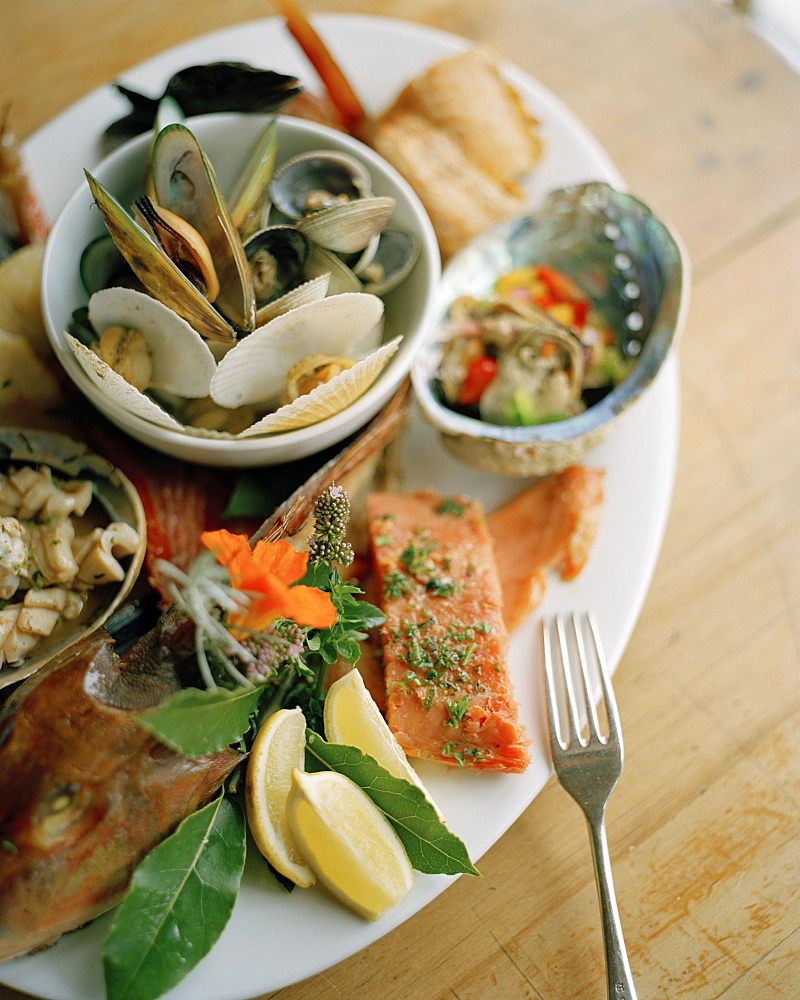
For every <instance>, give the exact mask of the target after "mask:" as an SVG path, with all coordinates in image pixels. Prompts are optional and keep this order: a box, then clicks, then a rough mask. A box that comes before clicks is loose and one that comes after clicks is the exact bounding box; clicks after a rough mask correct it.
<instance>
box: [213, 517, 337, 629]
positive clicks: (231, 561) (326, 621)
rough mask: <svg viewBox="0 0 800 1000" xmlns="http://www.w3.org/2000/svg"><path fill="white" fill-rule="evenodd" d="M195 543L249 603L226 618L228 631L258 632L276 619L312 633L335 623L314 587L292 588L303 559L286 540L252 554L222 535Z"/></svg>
mask: <svg viewBox="0 0 800 1000" xmlns="http://www.w3.org/2000/svg"><path fill="white" fill-rule="evenodd" d="M200 541H201V542H202V543H203V545H205V547H206V548H207V549H210V551H211V552H212V553H213V554H214V558H215V559H216V560H217V562H218V563H220V564H221V565H222V566H225V567H227V570H228V572H229V573H230V577H231V586H232V587H234V588H235V589H236V590H240V591H242V592H243V593H245V594H247V595H248V596H249V597H250V604H249V606H248V608H247V609H246V610H245V611H243V612H240V613H233V614H230V615H229V616H228V624H229V625H230V626H231V627H232V628H241V629H247V630H249V631H252V632H263V631H264V629H266V628H268V627H269V626H270V625H271V624H272V623H273V622H274V621H275V620H276V619H277V618H291V619H292V621H295V622H297V624H298V625H310V626H311V627H312V628H328V627H329V626H331V625H333V623H334V622H335V621H336V608H335V607H334V605H333V602H332V601H331V598H330V595H329V594H326V593H325V592H324V591H322V590H317V588H316V587H304V586H302V585H301V586H292V584H293V583H294V582H295V581H296V580H300V579H301V578H302V577H303V574H304V573H305V571H306V565H307V563H308V553H307V552H297V551H296V550H295V549H294V548H293V547H292V545H291V544H290V543H289V542H287V541H286V540H285V539H281V540H280V541H277V542H265V541H263V540H262V541H260V542H257V543H256V546H255V548H254V549H251V548H250V545H249V543H248V541H247V538H246V536H245V535H234V534H232V533H231V532H230V531H225V529H222V530H220V531H204V532H203V534H202V535H201V536H200Z"/></svg>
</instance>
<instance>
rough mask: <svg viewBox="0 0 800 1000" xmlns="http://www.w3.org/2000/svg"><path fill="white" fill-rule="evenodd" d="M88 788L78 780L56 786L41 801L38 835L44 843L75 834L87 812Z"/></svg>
mask: <svg viewBox="0 0 800 1000" xmlns="http://www.w3.org/2000/svg"><path fill="white" fill-rule="evenodd" d="M87 792H88V789H86V788H85V787H84V786H83V785H82V784H81V783H80V782H78V781H70V782H65V783H64V784H62V785H58V786H56V787H55V788H54V789H53V790H52V791H51V792H50V794H49V795H48V796H47V797H46V798H45V799H44V800H43V801H42V802H41V805H40V807H39V816H38V822H37V831H38V834H37V835H38V837H39V838H40V839H41V841H42V842H43V843H53V842H56V841H58V840H60V839H61V838H63V837H65V836H73V835H74V834H75V830H76V829H77V827H76V824H78V826H80V823H81V821H82V819H83V818H84V817H85V814H86V806H87V804H88V799H87Z"/></svg>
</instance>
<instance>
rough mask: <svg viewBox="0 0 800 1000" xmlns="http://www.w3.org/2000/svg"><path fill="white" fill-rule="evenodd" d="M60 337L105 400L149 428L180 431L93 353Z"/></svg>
mask: <svg viewBox="0 0 800 1000" xmlns="http://www.w3.org/2000/svg"><path fill="white" fill-rule="evenodd" d="M64 336H65V339H66V341H67V343H68V344H69V347H70V349H71V350H72V353H73V354H74V355H75V359H76V360H77V362H78V364H79V365H80V366H81V368H82V369H83V371H84V372H85V373H86V375H87V377H88V378H89V379H91V381H92V383H93V384H94V385H95V386H96V388H97V389H99V391H100V392H102V393H103V394H104V395H105V396H108V398H109V399H113V400H114V402H115V403H116V404H117V406H121V407H122V408H123V409H124V410H127V411H128V412H129V413H133V414H135V415H136V416H137V417H141V418H142V420H149V421H150V423H152V424H158V425H159V426H161V427H167V428H169V429H170V430H173V431H179V430H182V429H183V425H182V424H179V423H178V421H177V420H176V419H175V418H174V417H172V416H170V415H169V413H167V411H166V410H163V409H162V408H161V407H160V406H159V405H158V404H157V403H154V402H153V400H152V399H150V397H149V396H145V395H144V393H142V392H139V390H138V389H134V387H133V386H132V385H131V384H130V383H129V382H126V381H125V379H124V378H123V377H122V376H121V375H117V373H116V372H115V371H114V369H113V368H111V367H110V366H109V365H107V364H106V363H105V361H101V360H100V358H98V356H97V355H96V354H95V353H94V351H93V350H91V349H90V348H88V347H87V346H86V345H85V344H82V343H81V342H80V341H79V340H77V339H76V338H75V337H72V336H70V335H69V334H68V333H66V334H64Z"/></svg>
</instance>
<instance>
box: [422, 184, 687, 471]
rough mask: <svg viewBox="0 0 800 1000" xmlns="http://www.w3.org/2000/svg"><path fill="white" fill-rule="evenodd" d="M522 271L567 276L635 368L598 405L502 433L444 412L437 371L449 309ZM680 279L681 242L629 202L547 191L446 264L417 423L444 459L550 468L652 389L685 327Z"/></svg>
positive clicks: (613, 193)
mask: <svg viewBox="0 0 800 1000" xmlns="http://www.w3.org/2000/svg"><path fill="white" fill-rule="evenodd" d="M527 264H547V265H550V266H552V267H554V268H557V269H558V270H559V271H562V272H563V273H565V274H567V275H568V276H569V277H571V278H572V279H573V280H574V281H575V282H576V283H577V284H578V285H579V286H580V287H581V288H582V289H583V291H584V292H585V293H586V294H587V295H588V296H589V297H590V298H591V299H592V301H593V304H594V306H595V307H596V308H597V309H598V311H599V312H601V313H602V315H603V316H604V318H605V319H606V321H607V322H608V323H609V325H610V326H611V327H612V329H613V330H614V332H615V335H616V338H617V341H618V344H619V346H620V348H621V349H622V351H623V353H624V354H625V355H627V356H628V357H635V359H636V360H635V364H634V365H633V367H632V369H631V371H630V373H629V374H628V375H627V377H626V378H625V379H624V380H623V381H621V382H620V383H619V384H617V385H616V386H615V387H614V388H613V389H612V390H611V391H610V392H609V393H608V394H607V395H606V396H605V397H604V398H603V399H602V400H600V401H599V402H597V403H595V404H594V405H593V406H590V407H588V408H587V409H585V410H584V411H583V412H581V413H579V414H578V415H576V416H572V417H569V418H567V419H564V420H560V421H556V422H553V423H547V424H540V425H536V426H529V427H508V426H500V425H497V424H490V423H486V422H485V421H482V420H479V419H477V418H473V417H469V416H465V415H463V414H461V413H457V412H455V411H454V410H451V409H449V408H448V407H447V406H445V405H444V402H443V397H442V393H441V389H440V387H439V384H438V370H439V365H440V363H441V359H442V353H443V339H442V337H443V336H444V333H443V331H444V328H445V319H446V317H447V313H448V310H449V308H450V306H451V304H452V302H453V301H454V300H455V299H457V298H458V297H459V296H461V295H472V296H474V297H475V298H478V299H480V298H482V297H484V296H487V295H489V293H490V292H491V289H492V286H493V284H494V282H495V280H496V279H497V278H498V277H500V276H501V275H503V274H505V273H506V272H508V271H511V270H513V269H516V268H519V267H523V266H525V265H527ZM689 284H690V279H689V265H688V258H687V255H686V252H685V250H684V248H683V247H682V245H681V242H680V239H679V238H678V236H677V235H676V234H675V233H674V232H673V231H672V230H671V229H670V228H669V227H668V226H667V225H666V224H665V223H663V222H661V221H660V220H659V219H658V218H656V216H655V215H654V214H653V213H652V212H651V210H650V209H649V208H648V207H647V206H646V205H645V204H643V203H642V202H641V201H639V200H638V199H637V198H635V197H633V196H632V195H630V194H627V193H624V192H621V191H618V190H615V189H614V188H613V187H611V186H610V185H608V184H606V183H604V182H599V181H593V182H590V183H586V184H581V185H577V186H574V187H568V188H563V189H559V190H556V191H553V192H551V193H550V194H549V195H548V197H547V198H546V200H545V201H544V203H543V204H542V206H541V207H540V208H539V209H538V210H535V211H534V212H533V213H531V214H528V215H525V216H523V217H521V218H516V219H513V220H512V221H510V222H506V223H502V224H500V225H499V226H496V227H494V228H492V229H490V230H487V231H486V232H485V233H483V234H481V235H480V236H478V237H476V238H475V239H474V240H473V241H472V242H471V243H469V244H468V245H467V246H466V247H464V248H463V249H462V250H461V251H459V252H458V253H457V254H456V255H455V256H453V257H452V258H451V259H450V261H449V263H448V264H447V266H446V267H445V269H444V272H443V274H442V282H441V285H440V290H439V297H438V322H437V325H436V326H435V327H434V330H433V334H432V336H431V337H430V338H429V339H428V341H427V342H426V344H425V346H424V348H423V350H422V351H421V352H420V354H419V355H418V356H417V359H416V360H415V362H414V366H413V368H412V379H413V384H414V389H415V393H416V396H417V399H418V401H419V404H420V408H421V410H422V413H423V416H424V417H425V419H426V420H427V421H428V422H429V423H431V424H432V425H433V426H434V427H436V428H437V429H438V430H439V432H440V434H441V438H442V441H443V443H444V445H445V446H446V447H447V449H448V450H449V451H450V452H452V453H453V454H454V455H456V456H457V457H458V458H459V459H461V460H463V461H464V462H466V463H468V464H470V465H472V466H475V467H477V468H479V469H482V470H484V471H487V472H493V473H499V474H502V475H512V476H524V477H531V476H542V475H547V474H549V473H553V472H558V471H560V470H561V469H564V468H566V467H567V466H569V465H572V464H574V463H575V462H577V461H579V460H580V459H581V458H582V456H583V455H585V454H586V452H588V451H589V450H590V449H591V448H593V447H595V446H596V445H597V444H599V443H600V442H601V441H602V440H604V439H605V438H606V437H607V435H608V434H609V432H610V431H611V429H612V428H613V426H614V424H615V423H616V422H617V420H618V419H619V417H620V416H621V415H622V414H623V413H624V412H625V411H626V410H627V409H628V408H629V407H630V406H631V404H633V403H634V402H635V401H636V400H637V399H638V398H639V397H640V396H641V395H642V393H643V392H645V390H646V389H647V387H648V386H649V385H650V384H651V383H652V382H653V380H654V379H655V377H656V375H657V374H658V372H659V370H660V369H661V367H662V365H663V364H664V361H665V359H666V357H667V355H668V353H669V352H670V349H671V348H672V347H673V345H674V343H675V341H676V339H677V337H678V334H679V331H680V329H681V327H682V324H683V322H684V318H685V313H686V309H687V305H688V295H689Z"/></svg>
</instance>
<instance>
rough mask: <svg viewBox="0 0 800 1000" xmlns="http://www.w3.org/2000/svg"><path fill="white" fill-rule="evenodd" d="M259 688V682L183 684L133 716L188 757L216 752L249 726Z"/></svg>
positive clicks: (256, 702) (241, 735) (259, 692)
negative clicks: (213, 685) (224, 685)
mask: <svg viewBox="0 0 800 1000" xmlns="http://www.w3.org/2000/svg"><path fill="white" fill-rule="evenodd" d="M262 691H263V686H261V685H260V686H259V687H256V688H244V687H238V688H236V689H234V690H233V691H229V690H227V689H226V688H217V689H216V690H214V691H206V690H200V689H199V688H185V689H184V690H183V691H179V692H178V693H177V694H175V695H173V696H172V697H171V698H169V699H167V701H165V702H163V703H162V704H161V705H160V706H159V707H158V708H156V709H154V710H153V711H151V712H146V713H142V714H141V715H139V716H137V718H138V720H139V722H140V723H141V724H142V725H143V726H144V727H145V728H146V729H149V730H150V731H151V732H152V733H154V734H155V735H156V736H157V737H158V738H159V739H160V740H161V741H162V742H163V743H166V744H167V745H168V746H171V747H172V748H173V749H174V750H178V751H179V752H180V753H185V754H187V755H188V756H190V757H195V756H197V755H198V754H205V753H216V752H217V750H222V749H224V747H227V746H230V744H231V743H238V742H239V740H240V739H241V738H242V737H243V736H244V734H245V733H246V732H247V730H248V729H249V728H250V717H251V716H252V715H253V714H254V713H255V711H256V709H257V708H258V702H259V699H260V697H261V693H262Z"/></svg>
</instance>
